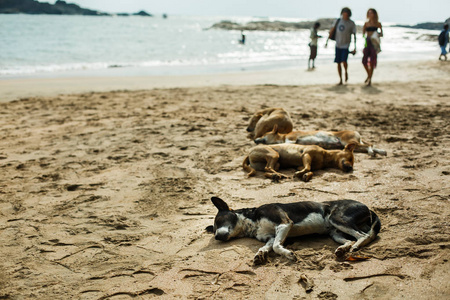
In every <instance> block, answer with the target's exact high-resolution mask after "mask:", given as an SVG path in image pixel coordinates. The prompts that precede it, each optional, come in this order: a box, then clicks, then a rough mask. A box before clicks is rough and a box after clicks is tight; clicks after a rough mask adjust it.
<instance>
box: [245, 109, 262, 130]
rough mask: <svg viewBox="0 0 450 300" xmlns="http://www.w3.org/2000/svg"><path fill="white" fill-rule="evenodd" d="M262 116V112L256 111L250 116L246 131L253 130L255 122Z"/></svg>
mask: <svg viewBox="0 0 450 300" xmlns="http://www.w3.org/2000/svg"><path fill="white" fill-rule="evenodd" d="M262 116H263V114H262V113H260V112H257V113H255V114H254V115H253V116H252V118H251V119H250V124H248V126H247V131H248V132H253V131H255V128H256V124H257V123H258V121H259V119H261V117H262Z"/></svg>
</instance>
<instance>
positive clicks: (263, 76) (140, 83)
mask: <svg viewBox="0 0 450 300" xmlns="http://www.w3.org/2000/svg"><path fill="white" fill-rule="evenodd" d="M124 71H125V72H122V73H119V76H76V77H59V78H13V79H2V80H0V95H2V96H1V98H0V102H8V101H12V100H17V99H21V98H27V97H51V96H57V95H60V94H78V93H85V92H106V91H113V90H147V89H156V88H186V87H211V86H221V85H236V86H246V85H294V86H305V85H319V84H329V85H334V84H336V83H337V82H338V75H337V71H336V65H335V64H325V65H318V66H317V68H316V69H314V70H307V69H306V67H300V66H299V67H298V68H296V67H294V66H293V67H290V68H284V69H274V70H261V71H246V70H243V71H241V72H232V73H231V72H230V73H219V74H200V75H164V76H157V75H151V76H136V75H126V70H124ZM124 73H125V75H122V74H124ZM449 73H450V64H449V63H447V62H440V61H437V60H436V61H432V60H424V61H384V62H383V61H381V62H380V63H379V64H378V67H377V69H376V70H375V73H374V78H373V84H374V85H375V86H376V85H377V84H379V83H385V82H409V81H421V80H439V79H441V78H446V77H448V75H449ZM365 78H366V73H365V70H364V68H363V66H362V65H361V63H357V62H356V60H354V61H349V82H348V84H350V85H353V84H361V85H363V84H364V79H365Z"/></svg>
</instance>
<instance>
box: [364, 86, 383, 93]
mask: <svg viewBox="0 0 450 300" xmlns="http://www.w3.org/2000/svg"><path fill="white" fill-rule="evenodd" d="M361 90H362V92H363V93H364V94H370V95H376V94H381V93H382V92H383V91H382V90H380V89H379V88H377V87H374V86H373V85H371V86H367V85H365V86H363V87H362V89H361Z"/></svg>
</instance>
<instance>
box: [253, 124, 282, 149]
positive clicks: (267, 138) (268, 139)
mask: <svg viewBox="0 0 450 300" xmlns="http://www.w3.org/2000/svg"><path fill="white" fill-rule="evenodd" d="M254 142H255V143H256V144H265V145H272V144H282V143H284V138H283V136H282V135H281V134H280V133H278V125H277V124H275V125H273V129H272V131H269V132H267V133H266V134H264V136H262V137H260V138H257V139H255V140H254Z"/></svg>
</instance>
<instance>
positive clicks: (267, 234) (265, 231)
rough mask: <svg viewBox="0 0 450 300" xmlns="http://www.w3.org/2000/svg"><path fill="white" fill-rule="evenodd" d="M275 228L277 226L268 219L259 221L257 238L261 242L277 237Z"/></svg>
mask: <svg viewBox="0 0 450 300" xmlns="http://www.w3.org/2000/svg"><path fill="white" fill-rule="evenodd" d="M275 226H276V224H275V223H274V222H272V221H269V220H268V219H266V218H263V219H261V220H259V222H258V231H257V232H256V238H257V239H258V240H259V241H266V240H268V239H269V238H272V237H274V236H275Z"/></svg>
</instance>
